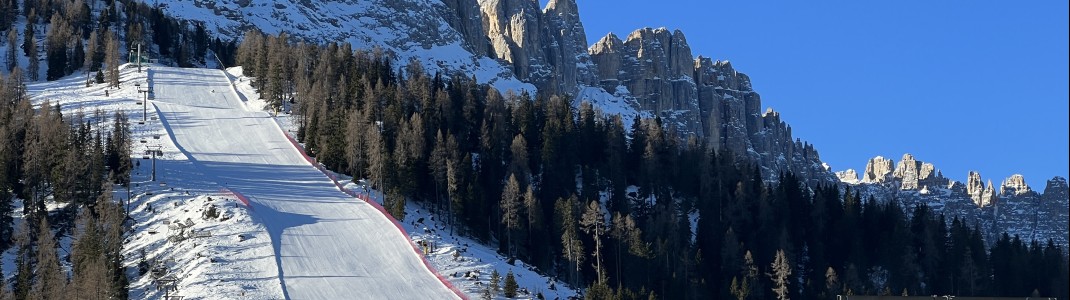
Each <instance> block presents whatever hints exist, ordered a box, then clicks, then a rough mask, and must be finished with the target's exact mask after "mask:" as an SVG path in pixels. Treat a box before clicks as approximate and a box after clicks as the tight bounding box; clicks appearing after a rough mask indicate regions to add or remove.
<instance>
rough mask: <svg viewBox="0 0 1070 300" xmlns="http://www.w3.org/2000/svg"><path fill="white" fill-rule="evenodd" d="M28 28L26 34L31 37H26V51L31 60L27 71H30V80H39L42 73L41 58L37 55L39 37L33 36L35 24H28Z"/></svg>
mask: <svg viewBox="0 0 1070 300" xmlns="http://www.w3.org/2000/svg"><path fill="white" fill-rule="evenodd" d="M26 29H27V31H26V33H25V34H26V36H29V38H28V39H26V53H27V56H28V60H29V61H30V62H29V64H28V67H27V69H26V72H28V73H29V74H27V75H29V79H30V81H37V80H38V79H40V74H41V60H40V58H39V57H38V56H37V55H38V54H37V39H36V38H34V37H33V26H27V28H26Z"/></svg>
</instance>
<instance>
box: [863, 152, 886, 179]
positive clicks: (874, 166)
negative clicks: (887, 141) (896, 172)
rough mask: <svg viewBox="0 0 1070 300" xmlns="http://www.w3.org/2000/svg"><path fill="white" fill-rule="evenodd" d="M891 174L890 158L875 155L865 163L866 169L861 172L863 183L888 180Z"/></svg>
mask: <svg viewBox="0 0 1070 300" xmlns="http://www.w3.org/2000/svg"><path fill="white" fill-rule="evenodd" d="M891 174H892V160H890V159H887V158H884V157H883V156H877V157H874V158H870V159H869V162H867V163H866V171H865V173H862V182H863V183H882V182H885V181H888V180H889V179H890V178H891Z"/></svg>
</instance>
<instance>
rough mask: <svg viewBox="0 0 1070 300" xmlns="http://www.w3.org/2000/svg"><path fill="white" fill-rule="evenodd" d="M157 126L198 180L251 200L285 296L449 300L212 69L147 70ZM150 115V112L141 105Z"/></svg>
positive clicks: (370, 214)
mask: <svg viewBox="0 0 1070 300" xmlns="http://www.w3.org/2000/svg"><path fill="white" fill-rule="evenodd" d="M148 81H150V82H151V83H152V86H153V88H154V94H155V101H151V102H150V103H151V104H152V105H154V106H155V108H156V110H157V112H158V114H159V115H160V121H161V122H162V123H163V125H164V127H165V128H166V130H167V133H168V135H170V137H171V138H172V139H173V142H174V144H175V145H176V146H177V147H178V149H179V150H180V151H181V152H182V153H183V154H184V155H185V156H186V157H188V158H189V161H190V162H192V164H193V165H194V167H195V168H196V169H198V171H199V172H198V173H200V174H204V175H203V178H200V179H202V180H205V181H207V182H214V183H215V184H218V185H219V186H223V187H225V188H228V189H229V190H231V191H234V192H235V193H238V194H242V195H244V196H245V197H247V198H248V199H249V200H250V205H251V206H250V209H251V210H252V211H251V212H250V214H251V215H252V216H253V218H254V219H255V220H257V221H260V222H262V223H263V226H264V227H265V228H266V230H267V232H268V234H269V235H270V239H271V243H272V248H273V249H274V260H275V263H276V264H277V266H278V276H279V280H280V283H281V285H282V291H283V294H284V297H286V298H289V299H456V298H458V296H457V294H455V293H454V292H453V291H451V290H450V288H449V287H447V286H446V285H444V284H443V283H442V282H441V281H440V280H439V278H438V277H437V276H436V275H435V274H434V273H432V271H431V270H429V269H428V268H427V267H426V266H425V265H424V262H423V260H422V258H421V257H420V256H419V255H418V254H417V253H415V252H414V251H413V247H412V244H410V241H409V240H408V239H407V238H406V237H405V236H404V235H403V234H402V233H401V232H400V231H399V230H398V229H397V228H396V227H395V225H394V223H393V222H392V221H391V220H390V219H389V218H387V217H386V216H384V215H383V214H382V213H380V212H379V211H378V210H377V209H376V208H375V207H373V206H372V205H371V204H368V203H365V202H363V201H360V200H357V199H354V198H352V197H349V196H348V195H346V194H344V193H342V192H340V191H339V190H338V189H337V188H336V186H335V185H334V183H333V182H332V181H331V180H330V179H329V178H328V177H327V176H325V175H324V174H323V173H321V172H320V171H319V170H318V169H316V168H315V167H313V166H312V165H311V164H310V163H309V162H308V161H306V160H305V158H304V157H303V156H302V154H301V153H300V152H299V151H298V150H297V149H295V148H294V146H293V145H292V144H291V143H290V141H289V140H288V139H287V138H286V136H285V135H284V133H283V132H282V130H281V129H280V127H278V125H277V124H276V123H275V121H274V120H273V119H272V118H271V116H270V115H269V114H268V113H266V112H263V111H255V109H246V108H245V104H244V103H243V102H242V100H241V99H239V96H238V94H237V93H235V92H234V89H233V87H232V86H231V82H230V81H229V80H228V78H227V77H226V75H225V74H224V73H223V72H222V71H219V70H211V69H177V68H165V67H154V68H152V70H150V71H149V75H148ZM150 109H151V108H150Z"/></svg>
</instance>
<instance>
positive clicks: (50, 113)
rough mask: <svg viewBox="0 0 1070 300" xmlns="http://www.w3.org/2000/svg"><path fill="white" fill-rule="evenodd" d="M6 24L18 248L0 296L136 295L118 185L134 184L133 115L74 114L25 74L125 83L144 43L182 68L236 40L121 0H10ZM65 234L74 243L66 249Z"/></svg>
mask: <svg viewBox="0 0 1070 300" xmlns="http://www.w3.org/2000/svg"><path fill="white" fill-rule="evenodd" d="M0 32H2V33H3V37H2V38H0V44H2V45H4V46H6V49H7V51H5V53H3V57H4V59H3V60H4V61H3V64H4V66H5V67H4V72H2V73H3V74H5V76H2V77H0V101H2V103H0V252H3V251H6V250H8V249H11V248H13V247H14V248H15V249H16V250H15V253H16V259H15V264H16V266H15V268H14V269H15V270H16V272H15V273H14V274H2V272H0V278H8V279H9V280H8V281H3V280H0V299H2V300H7V299H17V300H22V299H126V298H127V278H126V268H124V267H123V266H122V261H123V258H122V256H121V253H122V251H121V249H122V245H123V235H124V234H125V232H124V228H123V227H124V226H123V222H124V219H125V216H126V215H125V209H124V208H123V207H122V206H121V205H120V204H118V203H117V201H115V200H116V199H112V192H111V191H112V188H113V187H118V188H128V187H129V185H130V170H131V167H132V166H131V164H132V161H131V159H130V146H131V145H130V138H129V135H130V129H129V125H128V123H127V118H126V116H124V115H123V114H121V113H114V112H105V111H99V110H98V111H93V112H91V113H89V114H88V115H87V114H86V113H84V112H76V113H73V114H68V115H64V114H63V113H62V111H61V109H60V107H59V106H58V105H53V104H51V103H49V102H48V100H47V99H45V100H44V102H43V103H37V105H33V104H31V103H30V99H29V97H28V95H27V94H26V88H25V82H26V81H27V80H29V81H36V80H41V79H46V80H56V79H59V78H61V77H64V76H67V75H71V74H75V73H81V74H86V75H91V76H85V77H86V78H87V82H86V85H91V84H104V83H107V84H108V86H109V87H116V86H119V84H120V82H119V69H118V67H119V64H120V63H121V62H125V61H127V60H128V59H129V58H125V57H124V55H126V53H125V51H126V50H127V49H135V47H136V46H135V45H137V44H141V45H143V47H145V49H144V51H145V52H146V53H148V54H149V56H151V57H153V58H156V59H159V61H160V62H161V63H165V64H173V65H178V66H196V65H204V64H205V63H206V59H209V58H211V59H216V60H218V63H222V64H233V61H232V60H230V58H232V57H233V52H234V49H235V44H234V42H221V41H220V40H218V39H210V38H209V37H208V34H207V33H206V32H205V30H204V27H203V26H202V25H201V24H195V23H193V24H191V23H189V22H185V21H178V20H176V19H173V18H170V17H167V16H166V15H164V13H163V11H162V10H160V9H158V8H155V7H150V6H148V5H145V4H142V3H140V2H137V1H122V0H118V1H117V0H88V1H86V0H73V1H71V0H23V1H18V0H2V1H0ZM209 50H211V52H210V53H215V54H217V55H206V53H209ZM23 57H24V58H25V60H23V59H22V58H23ZM213 57H214V58H213ZM20 61H27V62H28V63H26V65H20ZM42 61H43V62H44V65H41V62H42ZM42 68H44V69H43V71H44V75H45V78H40V74H41V71H42ZM89 79H93V80H89ZM16 204H21V207H22V209H21V210H20V211H16V207H18V206H17V205H16ZM48 207H58V208H53V209H51V210H49V208H48ZM16 216H21V218H20V219H21V220H22V221H21V222H15V219H16V218H15V217H16ZM16 223H18V225H17V226H16V225H15V224H16ZM64 238H70V240H71V241H72V245H71V249H69V250H68V249H64V251H59V250H58V249H59V248H57V247H58V244H59V241H60V240H61V239H64ZM67 266H70V268H69V269H68V268H67Z"/></svg>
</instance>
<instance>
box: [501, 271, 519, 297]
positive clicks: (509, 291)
mask: <svg viewBox="0 0 1070 300" xmlns="http://www.w3.org/2000/svg"><path fill="white" fill-rule="evenodd" d="M518 288H519V286H518V285H517V284H516V276H513V270H509V273H506V274H505V286H504V287H503V294H504V295H505V297H506V298H515V297H516V292H517V289H518Z"/></svg>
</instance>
